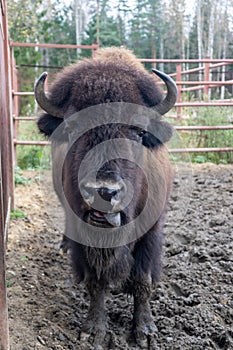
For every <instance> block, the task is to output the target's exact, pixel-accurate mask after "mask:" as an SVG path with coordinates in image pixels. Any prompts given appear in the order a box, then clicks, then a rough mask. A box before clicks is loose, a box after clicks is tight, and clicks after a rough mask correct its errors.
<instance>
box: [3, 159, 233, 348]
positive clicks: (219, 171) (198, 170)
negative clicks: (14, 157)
mask: <svg viewBox="0 0 233 350" xmlns="http://www.w3.org/2000/svg"><path fill="white" fill-rule="evenodd" d="M176 172H177V174H176V177H175V180H174V191H173V194H172V196H171V200H170V207H169V213H168V216H167V223H166V226H165V234H166V236H165V242H164V258H163V275H162V278H161V281H160V283H159V284H158V285H157V288H156V289H155V290H154V292H153V296H152V300H151V308H152V313H153V317H154V322H155V324H156V326H157V329H158V331H157V333H156V334H155V335H154V337H155V343H156V345H154V346H153V349H155V350H176V349H177V350H178V349H179V350H180V349H181V350H203V349H205V350H208V349H224V350H226V349H229V350H230V349H233V264H232V263H233V249H232V248H233V240H232V234H233V200H232V198H233V166H224V165H222V166H216V165H212V164H204V165H196V166H192V168H191V167H187V166H183V165H178V166H177V165H176ZM24 176H27V177H28V178H30V183H29V184H26V185H18V186H17V187H16V207H17V209H19V210H20V211H22V212H23V213H25V215H26V216H25V217H24V218H14V219H12V221H11V225H10V230H9V238H8V253H7V265H8V267H7V285H8V300H9V301H8V302H9V322H10V343H11V350H31V349H36V350H42V349H51V350H62V349H64V350H66V349H75V350H79V349H80V350H82V349H83V350H89V349H91V346H90V344H88V343H87V342H85V341H81V340H80V337H79V330H80V326H81V323H82V320H83V319H84V318H85V316H86V314H87V308H88V298H87V294H86V292H85V290H84V288H83V286H82V285H75V283H74V279H73V277H72V271H71V268H70V262H69V256H68V255H67V254H62V253H61V251H60V250H59V242H60V238H61V232H62V230H63V229H62V220H61V218H60V216H61V208H60V207H59V205H58V203H57V201H56V198H55V197H51V196H50V189H48V188H46V189H45V188H43V186H44V185H43V184H44V182H43V181H44V180H43V178H44V177H48V179H49V176H50V175H48V174H44V175H42V176H41V174H39V173H38V172H27V173H24ZM51 191H52V190H51ZM49 201H51V202H52V203H53V206H52V207H53V210H51V209H50V207H49V206H48V202H49ZM106 307H107V310H108V318H109V330H108V332H107V336H106V338H105V342H104V346H105V347H104V349H112V350H113V349H122V350H123V349H126V350H127V349H134V350H136V349H138V347H137V346H136V345H135V344H134V342H133V341H132V339H131V337H130V330H131V320H132V307H133V301H132V298H131V297H129V296H127V295H124V294H121V293H118V292H116V291H114V290H113V291H112V292H111V294H110V295H109V297H108V299H107V301H106Z"/></svg>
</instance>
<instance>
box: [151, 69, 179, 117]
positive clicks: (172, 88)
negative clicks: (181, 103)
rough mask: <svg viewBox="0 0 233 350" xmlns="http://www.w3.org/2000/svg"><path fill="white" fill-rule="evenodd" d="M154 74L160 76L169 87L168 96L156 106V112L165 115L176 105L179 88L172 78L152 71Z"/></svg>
mask: <svg viewBox="0 0 233 350" xmlns="http://www.w3.org/2000/svg"><path fill="white" fill-rule="evenodd" d="M152 71H153V73H155V74H156V75H158V76H159V77H160V78H161V79H162V80H163V81H164V82H165V84H166V86H167V96H166V97H165V98H164V100H163V101H161V102H160V103H159V104H158V105H156V106H155V109H156V111H157V112H158V113H159V114H160V115H164V114H165V113H167V112H168V111H169V110H170V109H171V108H172V107H173V106H174V104H175V103H176V99H177V87H176V84H175V82H174V80H173V79H172V78H170V77H169V75H167V74H165V73H162V72H160V71H159V70H157V69H152Z"/></svg>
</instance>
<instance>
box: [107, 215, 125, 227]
mask: <svg viewBox="0 0 233 350" xmlns="http://www.w3.org/2000/svg"><path fill="white" fill-rule="evenodd" d="M104 217H105V219H106V220H107V221H108V223H109V224H110V225H112V226H115V227H119V226H121V214H120V213H106V214H104Z"/></svg>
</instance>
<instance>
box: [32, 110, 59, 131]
mask: <svg viewBox="0 0 233 350" xmlns="http://www.w3.org/2000/svg"><path fill="white" fill-rule="evenodd" d="M62 122H63V119H62V118H57V117H54V116H52V115H50V114H47V113H44V114H42V115H41V116H40V118H39V119H38V121H37V126H38V128H39V130H40V132H41V133H42V134H44V135H46V136H51V135H52V133H53V132H54V130H56V128H57V127H58V126H59V125H60V124H61V123H62Z"/></svg>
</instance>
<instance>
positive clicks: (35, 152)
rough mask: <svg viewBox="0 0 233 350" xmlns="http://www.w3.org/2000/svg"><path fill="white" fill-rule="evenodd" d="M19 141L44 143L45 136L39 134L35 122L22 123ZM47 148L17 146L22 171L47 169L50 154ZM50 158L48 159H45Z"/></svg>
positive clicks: (19, 129)
mask: <svg viewBox="0 0 233 350" xmlns="http://www.w3.org/2000/svg"><path fill="white" fill-rule="evenodd" d="M17 138H18V139H19V140H30V141H42V140H45V139H43V136H42V135H41V134H40V133H39V131H38V129H37V125H36V123H35V122H33V121H20V123H19V127H18V136H17ZM46 148H49V147H47V146H29V145H18V146H17V160H18V166H19V167H20V168H21V169H39V168H45V167H47V163H49V161H50V158H49V153H48V152H47V150H46ZM46 157H48V159H45V158H46Z"/></svg>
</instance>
